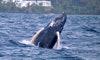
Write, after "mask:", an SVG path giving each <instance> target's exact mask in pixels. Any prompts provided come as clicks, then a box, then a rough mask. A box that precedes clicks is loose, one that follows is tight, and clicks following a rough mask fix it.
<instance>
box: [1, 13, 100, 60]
mask: <svg viewBox="0 0 100 60" xmlns="http://www.w3.org/2000/svg"><path fill="white" fill-rule="evenodd" d="M59 15H60V14H22V13H0V60H100V15H67V21H66V24H65V26H64V29H63V31H62V33H61V49H59V50H54V49H44V48H39V47H36V46H29V45H26V44H27V43H28V42H29V41H30V40H31V38H32V36H33V35H34V34H35V33H36V32H37V31H38V30H39V29H41V28H42V27H45V26H46V25H47V24H48V23H49V22H50V21H51V20H53V19H55V18H56V17H57V16H59ZM23 43H25V44H23Z"/></svg>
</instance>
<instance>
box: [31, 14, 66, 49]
mask: <svg viewBox="0 0 100 60" xmlns="http://www.w3.org/2000/svg"><path fill="white" fill-rule="evenodd" d="M65 22H66V14H65V13H62V14H61V15H60V16H58V17H56V18H55V19H54V20H52V21H51V22H50V23H49V24H48V25H47V26H45V27H44V28H42V29H40V30H39V31H38V32H37V33H36V34H35V35H34V36H33V37H32V40H31V41H30V43H31V44H34V45H36V46H39V47H42V48H49V49H52V48H53V47H54V46H55V44H56V48H58V46H59V45H60V34H61V32H62V30H63V27H64V25H65Z"/></svg>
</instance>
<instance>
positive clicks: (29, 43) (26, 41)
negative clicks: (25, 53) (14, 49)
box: [20, 40, 34, 46]
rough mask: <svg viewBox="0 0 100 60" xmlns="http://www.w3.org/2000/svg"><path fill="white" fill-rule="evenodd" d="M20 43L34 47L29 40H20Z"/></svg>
mask: <svg viewBox="0 0 100 60" xmlns="http://www.w3.org/2000/svg"><path fill="white" fill-rule="evenodd" d="M20 43H22V44H26V45H32V46H34V44H31V42H30V40H22V41H20Z"/></svg>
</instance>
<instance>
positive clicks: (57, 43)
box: [53, 31, 60, 49]
mask: <svg viewBox="0 0 100 60" xmlns="http://www.w3.org/2000/svg"><path fill="white" fill-rule="evenodd" d="M56 35H57V42H56V43H55V45H54V47H53V49H60V33H59V32H58V31H57V32H56Z"/></svg>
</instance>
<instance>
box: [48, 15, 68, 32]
mask: <svg viewBox="0 0 100 60" xmlns="http://www.w3.org/2000/svg"><path fill="white" fill-rule="evenodd" d="M65 22H66V13H62V14H61V15H60V16H59V17H57V18H55V19H54V20H53V21H51V22H50V23H49V24H48V25H47V26H46V27H49V28H50V27H51V28H54V29H55V30H56V31H59V32H61V31H62V29H63V27H64V24H65Z"/></svg>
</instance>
